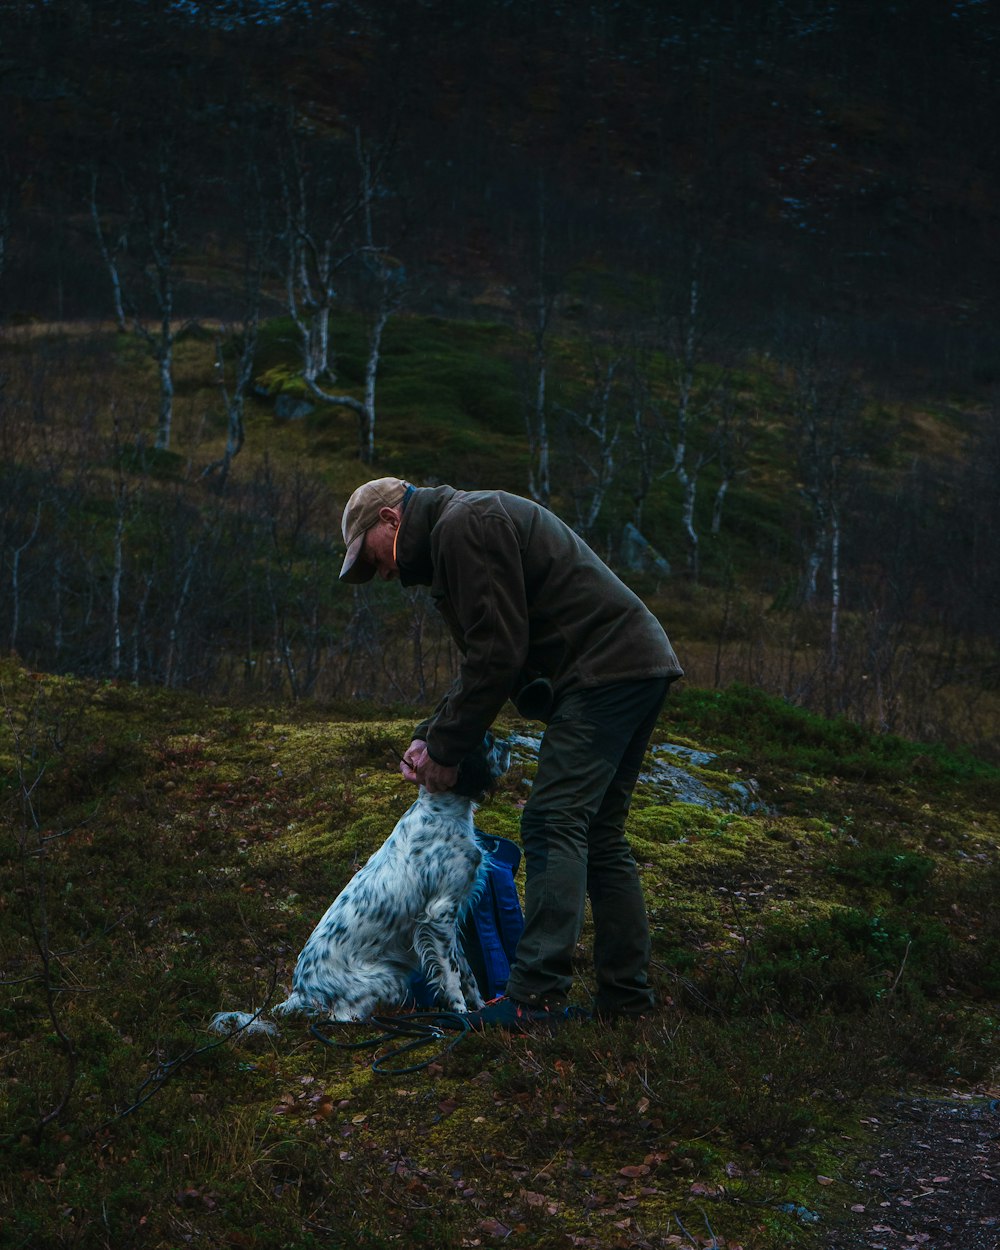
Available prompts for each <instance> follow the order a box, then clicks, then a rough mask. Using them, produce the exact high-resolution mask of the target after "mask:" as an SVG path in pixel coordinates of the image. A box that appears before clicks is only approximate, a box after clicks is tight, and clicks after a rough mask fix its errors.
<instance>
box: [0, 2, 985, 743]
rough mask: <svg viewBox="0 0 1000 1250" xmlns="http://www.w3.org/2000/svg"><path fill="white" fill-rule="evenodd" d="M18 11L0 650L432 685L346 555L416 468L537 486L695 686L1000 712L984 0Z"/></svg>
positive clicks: (884, 710) (446, 657)
mask: <svg viewBox="0 0 1000 1250" xmlns="http://www.w3.org/2000/svg"><path fill="white" fill-rule="evenodd" d="M0 22H2V27H0V29H2V36H3V43H2V53H0V56H2V72H0V91H2V93H3V108H2V110H0V127H2V130H3V135H2V153H3V155H2V168H0V316H2V319H3V326H4V330H3V344H2V353H3V360H2V363H3V370H2V381H3V386H2V392H0V441H2V449H0V472H2V475H3V484H2V510H0V549H2V552H3V595H2V599H0V638H2V639H3V640H4V643H5V647H6V649H9V650H10V651H12V652H16V653H18V654H19V655H21V656H22V657H23V658H24V660H25V662H26V663H27V664H29V665H32V666H35V667H39V668H44V669H48V670H53V671H59V672H74V673H79V674H89V675H92V676H104V677H110V678H112V679H117V680H124V679H128V680H132V681H138V682H142V683H158V684H163V685H166V686H169V687H189V688H194V689H197V690H200V691H204V692H208V691H214V692H217V693H221V694H227V695H228V694H231V693H234V692H236V691H239V693H240V695H241V697H242V696H244V695H249V696H250V697H253V698H256V697H259V696H264V697H265V698H273V697H275V696H278V697H282V698H284V697H286V696H291V697H292V698H303V697H309V698H319V699H327V700H329V699H336V698H340V697H342V696H346V697H355V696H356V697H364V698H376V699H381V700H385V699H395V700H397V701H398V700H403V701H416V702H423V701H424V700H426V699H427V698H429V697H432V696H433V694H434V691H435V690H436V689H437V688H438V687H439V686H440V684H441V682H442V680H444V679H445V678H446V676H447V674H448V673H449V672H450V671H451V668H452V666H453V663H454V657H453V656H452V655H451V654H450V651H449V648H448V644H447V642H446V641H445V640H444V639H443V637H442V636H441V634H440V631H439V630H438V629H437V627H436V625H435V624H434V621H433V614H429V613H428V610H427V603H426V600H425V599H424V597H423V596H422V595H420V594H416V595H409V596H407V597H406V598H405V601H404V603H403V607H402V609H401V608H400V600H399V599H398V598H397V597H395V595H394V596H393V597H391V598H389V599H383V598H382V597H381V594H380V591H381V588H372V589H368V588H362V589H360V590H358V591H357V592H355V594H354V595H353V596H352V597H349V596H347V595H345V594H344V593H343V592H342V591H341V590H340V589H339V588H338V587H337V586H336V567H337V558H336V553H335V551H333V552H332V554H331V549H332V548H336V547H337V546H338V543H339V535H338V524H337V523H338V517H339V512H340V509H341V508H342V506H343V502H344V500H345V499H346V497H347V495H348V494H349V492H350V490H351V489H352V488H353V487H354V486H355V485H357V484H358V483H359V482H360V481H363V480H365V478H367V477H369V476H377V475H378V474H382V473H393V474H399V475H401V476H405V477H407V478H409V479H411V480H413V481H415V482H418V483H423V484H431V483H434V482H437V481H449V482H451V483H452V484H454V485H456V486H461V487H481V486H496V487H503V488H505V489H509V490H513V491H517V492H519V493H522V494H530V495H532V496H533V497H535V498H537V499H539V500H540V501H542V502H545V503H549V504H551V505H552V506H553V507H555V508H556V510H557V511H559V512H560V513H561V514H562V515H563V516H565V517H566V518H567V519H568V520H569V521H570V522H571V523H573V524H574V525H575V526H576V527H577V528H578V529H579V530H580V532H581V533H583V534H584V535H585V536H586V537H587V538H588V539H589V540H590V541H591V542H592V543H593V544H594V545H595V546H596V547H597V549H598V550H599V551H601V552H602V554H604V555H606V556H607V558H608V559H609V560H610V561H611V562H612V563H613V564H615V565H616V566H618V567H619V568H621V569H623V570H624V571H625V575H626V576H627V577H628V578H629V580H630V581H631V582H632V583H633V584H634V585H635V586H636V588H637V589H638V590H639V591H640V593H642V594H643V595H644V596H645V597H646V598H647V600H648V602H649V603H650V604H651V606H652V607H653V608H654V610H656V611H657V612H658V613H659V614H660V615H661V617H662V619H663V620H664V623H665V625H666V627H667V629H668V632H669V633H670V634H671V637H672V638H673V639H674V641H675V643H676V645H677V647H678V650H679V651H680V652H682V653H683V662H684V663H685V666H686V668H687V671H688V675H689V679H690V680H692V681H694V682H695V683H696V684H700V685H725V684H727V683H729V682H730V681H732V680H740V681H745V682H749V683H751V684H754V685H757V686H760V687H761V688H763V689H765V690H768V691H771V692H774V693H777V694H780V695H781V696H783V697H784V698H787V699H789V700H791V701H793V702H796V703H801V704H804V705H806V706H809V707H811V708H816V709H818V710H821V711H824V712H826V713H828V714H830V713H845V714H848V715H849V716H851V717H853V718H855V719H857V720H859V721H862V722H864V723H866V724H868V725H870V726H872V727H874V728H876V729H878V730H882V731H884V730H891V731H901V732H905V733H909V734H913V735H916V736H919V737H922V738H925V739H931V740H940V741H945V742H950V743H965V744H968V745H972V746H974V747H975V748H977V749H978V750H980V751H983V752H986V753H989V754H993V753H994V752H995V742H996V733H995V725H996V715H997V699H996V687H997V680H998V676H1000V669H998V665H997V656H996V620H997V615H998V607H1000V602H998V599H1000V545H998V544H997V542H996V534H997V521H998V516H997V510H998V507H1000V502H998V499H1000V497H998V493H997V491H996V488H995V487H996V482H997V479H998V473H1000V434H998V428H997V419H996V396H995V388H996V383H997V369H998V364H997V362H998V359H1000V357H998V353H997V328H998V326H997V315H998V310H997V295H996V292H997V282H996V280H995V274H996V267H997V261H998V250H1000V237H998V222H997V208H996V205H997V195H996V190H997V186H996V182H997V162H996V145H995V142H994V139H993V137H992V136H993V119H994V118H995V117H996V115H997V92H998V85H997V76H996V74H995V73H994V72H993V70H994V68H995V58H996V50H997V22H996V14H995V11H994V8H993V6H992V5H991V4H989V3H963V4H951V5H948V4H932V3H927V4H918V5H916V6H914V5H907V6H905V9H904V8H903V7H901V6H897V5H894V4H889V3H873V4H870V5H866V6H864V8H863V11H859V8H858V6H851V5H840V4H836V3H816V4H800V5H787V4H783V3H778V2H777V0H776V2H775V3H760V4H755V5H738V4H731V5H730V4H700V3H699V4H690V5H684V4H676V5H670V6H659V5H645V4H638V3H624V2H623V3H603V4H593V5H581V6H577V5H567V6H559V5H554V6H537V5H528V4H524V5H522V4H518V3H514V2H511V3H484V4H476V5H464V4H463V5H449V4H442V3H409V4H406V5H393V4H379V5H377V6H374V5H373V6H368V5H364V4H351V3H337V4H323V3H304V2H303V3H275V4H258V3H251V2H249V0H246V2H244V3H216V4H205V5H196V4H188V3H176V4H170V5H166V6H163V5H157V6H152V5H149V4H146V3H143V2H141V0H110V2H109V3H102V4H91V5H88V4H79V3H71V4H69V3H59V2H58V0H54V2H53V3H36V4H31V3H10V4H4V5H3V6H2V12H0ZM650 545H651V546H650Z"/></svg>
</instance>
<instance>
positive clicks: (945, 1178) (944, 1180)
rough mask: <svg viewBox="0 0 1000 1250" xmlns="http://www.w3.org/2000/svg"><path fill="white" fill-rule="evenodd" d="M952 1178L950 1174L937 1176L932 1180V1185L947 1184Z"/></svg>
mask: <svg viewBox="0 0 1000 1250" xmlns="http://www.w3.org/2000/svg"><path fill="white" fill-rule="evenodd" d="M950 1180H951V1177H950V1176H935V1177H933V1178H932V1180H931V1184H932V1185H947V1184H948V1182H949V1181H950Z"/></svg>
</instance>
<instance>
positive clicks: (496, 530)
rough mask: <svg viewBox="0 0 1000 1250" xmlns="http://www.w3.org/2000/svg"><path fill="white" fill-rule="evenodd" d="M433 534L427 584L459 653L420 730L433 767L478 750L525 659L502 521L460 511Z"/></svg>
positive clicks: (520, 591)
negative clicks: (443, 607) (438, 598)
mask: <svg viewBox="0 0 1000 1250" xmlns="http://www.w3.org/2000/svg"><path fill="white" fill-rule="evenodd" d="M439 529H440V530H441V532H440V534H435V540H436V546H437V551H436V552H435V561H434V567H435V582H436V584H437V587H438V589H439V590H440V591H442V592H443V595H444V598H445V600H446V601H447V604H448V606H449V608H450V613H451V615H452V617H453V621H452V628H453V629H454V630H455V632H456V640H457V641H458V642H459V645H460V647H461V649H462V651H463V657H462V663H461V666H460V668H459V672H458V677H457V679H456V680H455V682H454V683H453V685H452V687H451V689H450V690H449V691H448V693H447V694H446V695H445V697H444V699H443V700H442V702H441V704H439V706H438V707H437V709H436V710H435V713H434V715H433V716H432V717H431V720H430V724H429V726H428V728H427V748H428V751H429V752H430V755H431V758H432V759H434V760H436V761H437V762H438V763H439V764H457V763H459V761H460V760H461V759H462V758H463V756H465V755H467V754H468V753H469V752H470V751H473V750H475V749H476V748H477V747H479V746H480V744H481V743H482V740H483V737H484V735H485V734H486V731H487V730H488V729H489V727H490V726H491V725H492V724H493V721H494V720H495V719H496V716H497V713H498V712H499V711H500V709H501V708H502V707H503V705H504V703H505V702H506V700H507V698H508V697H509V696H510V694H511V691H512V690H513V689H514V688H515V686H516V685H517V683H518V679H519V677H520V674H521V671H522V670H523V668H524V665H525V661H526V658H527V653H528V605H527V597H526V593H525V586H524V568H523V566H522V563H521V552H520V546H519V543H518V536H517V532H516V530H515V529H514V526H513V524H512V523H511V521H510V520H509V519H508V518H507V517H505V516H504V515H503V514H502V513H487V514H485V515H484V514H481V513H479V512H478V511H477V510H474V509H467V510H463V515H462V516H461V517H456V518H455V519H449V523H448V524H447V526H441V527H439Z"/></svg>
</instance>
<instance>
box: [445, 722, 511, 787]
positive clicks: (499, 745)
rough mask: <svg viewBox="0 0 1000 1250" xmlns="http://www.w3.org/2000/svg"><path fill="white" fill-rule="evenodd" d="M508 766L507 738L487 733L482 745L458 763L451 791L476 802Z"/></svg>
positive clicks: (494, 783)
mask: <svg viewBox="0 0 1000 1250" xmlns="http://www.w3.org/2000/svg"><path fill="white" fill-rule="evenodd" d="M509 767H510V747H509V746H508V744H507V740H506V739H505V738H495V737H494V736H493V734H491V733H488V734H487V735H486V737H485V738H484V739H483V744H482V746H481V747H480V748H479V749H478V750H477V751H472V752H471V753H470V754H469V755H467V756H466V757H465V759H463V760H462V762H461V764H459V766H458V781H456V782H455V785H454V786H453V787H452V790H451V793H452V794H457V795H460V796H461V797H462V798H464V799H472V801H473V802H478V801H479V800H480V799H482V798H484V797H485V795H486V794H488V793H489V791H490V790H492V789H493V787H494V786H495V785H496V783H497V781H498V780H499V779H500V778H501V777H502V776H503V775H504V773H505V772H506V771H507V769H508V768H509Z"/></svg>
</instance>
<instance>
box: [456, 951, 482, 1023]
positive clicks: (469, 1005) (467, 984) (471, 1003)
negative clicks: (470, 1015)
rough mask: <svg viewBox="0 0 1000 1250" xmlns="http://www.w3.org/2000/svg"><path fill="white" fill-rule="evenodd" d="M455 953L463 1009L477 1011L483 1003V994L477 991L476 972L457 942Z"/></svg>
mask: <svg viewBox="0 0 1000 1250" xmlns="http://www.w3.org/2000/svg"><path fill="white" fill-rule="evenodd" d="M455 954H456V955H457V957H458V972H459V976H460V978H461V982H462V997H463V998H464V999H465V1010H466V1011H478V1010H479V1008H480V1007H482V1005H483V996H482V994H480V992H479V983H478V981H477V980H476V974H475V973H474V972H473V971H472V968H471V967H470V966H469V961H468V960H467V959H466V958H465V952H464V951H463V950H462V947H461V946H460V945H459V944H458V943H457V942H456V946H455Z"/></svg>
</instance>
